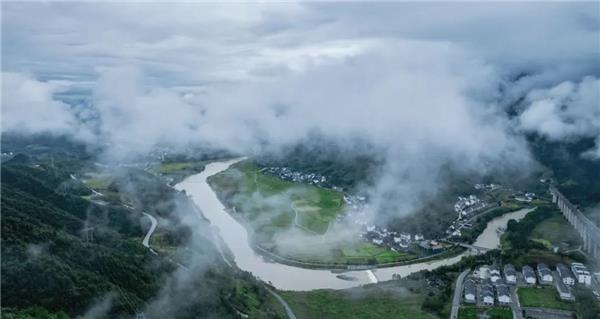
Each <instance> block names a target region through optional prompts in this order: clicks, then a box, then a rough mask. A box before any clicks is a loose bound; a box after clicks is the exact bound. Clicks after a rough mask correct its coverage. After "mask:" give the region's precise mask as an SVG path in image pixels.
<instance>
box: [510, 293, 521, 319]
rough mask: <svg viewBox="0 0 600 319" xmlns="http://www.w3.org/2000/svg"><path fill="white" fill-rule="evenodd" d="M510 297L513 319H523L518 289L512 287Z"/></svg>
mask: <svg viewBox="0 0 600 319" xmlns="http://www.w3.org/2000/svg"><path fill="white" fill-rule="evenodd" d="M510 297H511V299H512V302H511V303H510V309H511V310H512V313H513V318H514V319H523V312H522V311H521V303H519V296H518V295H517V287H510Z"/></svg>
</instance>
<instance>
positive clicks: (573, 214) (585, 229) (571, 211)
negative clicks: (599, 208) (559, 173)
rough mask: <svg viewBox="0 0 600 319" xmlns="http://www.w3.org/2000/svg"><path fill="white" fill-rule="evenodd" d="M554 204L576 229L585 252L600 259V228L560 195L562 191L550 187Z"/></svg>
mask: <svg viewBox="0 0 600 319" xmlns="http://www.w3.org/2000/svg"><path fill="white" fill-rule="evenodd" d="M550 194H552V202H553V203H555V204H556V205H557V206H558V208H559V209H560V211H561V212H562V214H563V216H564V217H565V219H566V220H567V221H569V223H570V224H571V225H572V226H573V228H575V230H576V231H577V232H578V233H579V235H580V236H581V239H582V241H583V250H584V251H586V252H587V253H588V254H590V255H591V256H592V257H594V258H600V228H598V226H596V225H595V224H594V223H593V222H592V221H590V220H589V219H588V218H587V217H586V216H585V215H584V214H583V213H582V212H581V211H579V209H577V207H575V205H573V204H571V202H569V200H568V199H567V198H566V197H565V196H564V195H563V194H561V193H560V191H559V190H558V189H557V188H556V187H554V186H550Z"/></svg>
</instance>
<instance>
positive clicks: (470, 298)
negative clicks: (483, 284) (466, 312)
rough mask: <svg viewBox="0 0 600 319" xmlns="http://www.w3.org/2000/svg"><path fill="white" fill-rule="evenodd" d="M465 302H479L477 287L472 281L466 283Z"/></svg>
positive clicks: (468, 280)
mask: <svg viewBox="0 0 600 319" xmlns="http://www.w3.org/2000/svg"><path fill="white" fill-rule="evenodd" d="M465 302H469V303H475V302H477V287H476V286H475V283H474V282H473V280H471V279H467V280H466V281H465Z"/></svg>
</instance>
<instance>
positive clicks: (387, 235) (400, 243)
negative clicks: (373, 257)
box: [360, 225, 441, 251]
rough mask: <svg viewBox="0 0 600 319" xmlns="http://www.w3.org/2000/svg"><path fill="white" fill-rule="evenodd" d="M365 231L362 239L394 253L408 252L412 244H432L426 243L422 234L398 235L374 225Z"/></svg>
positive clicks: (367, 227) (361, 235)
mask: <svg viewBox="0 0 600 319" xmlns="http://www.w3.org/2000/svg"><path fill="white" fill-rule="evenodd" d="M364 230H365V231H364V232H363V233H361V234H360V237H362V238H364V239H366V240H367V241H369V242H371V243H373V244H375V245H377V246H381V247H387V248H389V249H391V250H393V251H406V250H407V249H408V247H409V246H410V245H411V244H414V243H422V242H431V241H426V240H425V238H424V236H423V235H422V234H414V235H413V234H409V233H398V232H395V231H389V230H388V229H387V228H381V227H379V226H374V225H369V226H366V227H365V228H364ZM438 245H439V244H438ZM440 247H441V246H440Z"/></svg>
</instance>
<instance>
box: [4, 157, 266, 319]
mask: <svg viewBox="0 0 600 319" xmlns="http://www.w3.org/2000/svg"><path fill="white" fill-rule="evenodd" d="M15 158H16V160H15V161H8V162H5V163H3V164H2V172H1V173H2V179H1V182H2V184H1V190H2V193H1V205H2V206H1V208H2V229H1V231H2V233H1V238H2V245H1V249H2V287H1V289H2V291H1V293H2V295H1V296H2V300H1V304H2V312H3V318H44V317H48V318H50V317H51V314H52V316H54V317H60V318H63V317H78V316H84V317H90V318H131V317H135V315H136V314H139V313H142V312H143V313H144V314H145V315H146V318H159V317H164V318H210V317H214V318H236V317H238V316H239V312H242V313H247V314H253V315H254V316H256V317H266V316H267V314H269V315H270V317H277V314H276V312H277V311H276V310H273V307H272V306H266V305H265V304H266V303H271V302H272V300H271V299H270V295H269V294H268V292H267V291H266V290H265V289H264V287H263V286H262V285H260V284H259V283H258V282H257V281H256V280H255V279H254V278H252V277H251V276H249V275H248V274H247V273H244V272H241V271H239V270H237V269H235V268H228V267H227V266H226V265H225V264H224V262H223V261H222V260H221V257H220V255H219V254H218V253H217V251H216V248H215V246H214V244H213V243H212V242H211V240H209V239H208V238H211V237H210V236H209V234H208V230H209V225H208V224H207V223H206V221H202V220H201V219H198V220H199V222H198V224H197V225H198V226H199V229H194V230H191V229H189V227H188V228H187V229H186V227H187V226H186V225H184V224H182V223H181V220H179V217H178V216H177V215H175V214H168V213H167V212H168V211H170V210H171V209H172V208H173V206H174V205H176V206H178V207H179V209H183V210H186V209H189V210H190V211H191V212H192V213H195V212H193V210H191V209H192V208H191V207H185V205H189V204H190V203H189V202H185V199H187V197H185V196H182V195H181V194H179V193H178V192H176V191H174V190H172V189H171V188H168V187H165V185H164V182H163V181H161V180H160V179H158V178H154V177H152V176H149V175H148V174H146V173H144V172H143V171H132V172H130V174H129V175H125V176H121V177H120V178H122V180H123V181H125V182H123V185H119V183H115V185H114V187H115V192H118V194H119V196H118V198H127V202H129V203H133V204H134V206H135V208H128V207H126V206H123V205H118V203H109V204H98V203H94V202H93V201H91V200H89V199H88V198H89V197H88V195H89V192H90V191H89V190H88V189H87V188H86V187H84V186H82V185H81V183H78V182H76V181H74V180H73V179H72V178H70V174H71V173H76V171H75V170H77V169H79V168H81V167H84V166H85V165H84V164H83V163H80V162H76V161H73V160H72V159H65V158H62V159H61V158H57V157H53V159H52V161H51V162H46V161H41V162H40V161H35V160H32V161H29V160H25V159H26V158H27V157H22V156H19V157H17V156H15ZM142 181H143V183H142ZM125 184H127V187H124V185H125ZM131 185H138V186H139V187H137V188H136V187H131ZM129 191H131V192H134V191H139V192H140V193H141V194H143V195H146V196H136V197H137V198H139V200H138V202H135V201H131V200H130V199H131V198H133V196H131V195H132V194H128V193H127V192H129ZM182 199H183V200H184V201H183V204H173V203H175V202H176V201H177V200H182ZM138 207H139V208H138ZM142 209H144V210H145V211H147V212H150V213H152V214H154V215H155V216H157V217H159V218H160V217H162V218H163V219H161V221H162V223H161V225H159V230H158V231H157V232H160V233H161V234H162V235H163V236H162V238H163V239H162V242H161V244H162V245H163V246H164V247H166V248H165V251H170V252H172V254H166V253H159V254H158V255H154V254H152V253H151V252H150V251H149V249H148V248H146V247H144V246H143V245H142V238H143V237H144V235H145V234H146V231H147V230H148V228H149V224H150V223H149V221H148V219H146V218H145V217H144V216H143V215H142V214H141V210H142ZM163 225H164V226H163ZM86 229H91V231H86ZM182 234H183V235H182ZM192 240H193V242H194V245H193V246H189V245H188V244H189V242H192ZM181 252H185V253H181ZM172 258H173V259H174V258H178V259H177V260H178V262H174V261H173V260H172ZM178 263H180V264H181V265H178ZM182 265H183V266H182ZM184 267H185V268H184ZM185 269H188V270H189V271H187V272H186V271H184V270H185ZM182 273H183V274H185V278H183V277H182V275H181V274H182ZM183 279H185V280H184V283H182V282H180V281H182V280H183Z"/></svg>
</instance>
